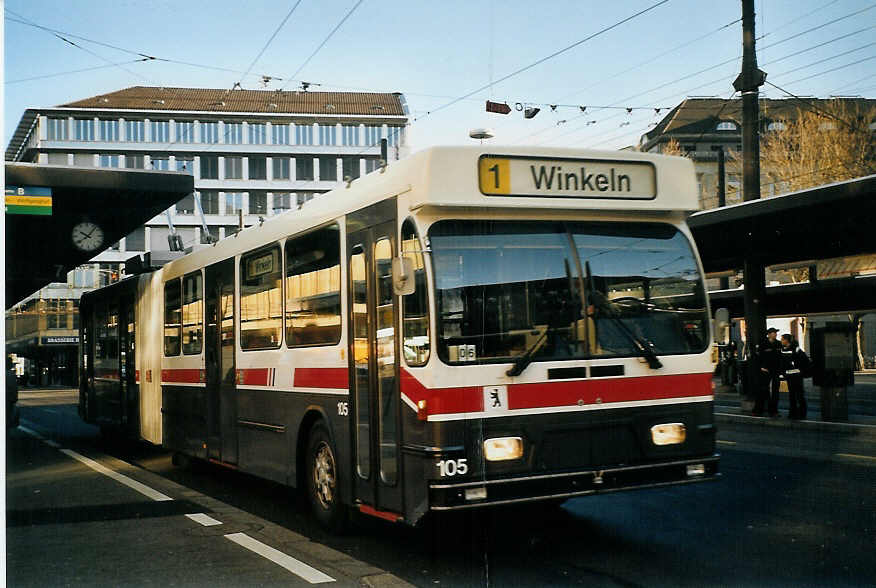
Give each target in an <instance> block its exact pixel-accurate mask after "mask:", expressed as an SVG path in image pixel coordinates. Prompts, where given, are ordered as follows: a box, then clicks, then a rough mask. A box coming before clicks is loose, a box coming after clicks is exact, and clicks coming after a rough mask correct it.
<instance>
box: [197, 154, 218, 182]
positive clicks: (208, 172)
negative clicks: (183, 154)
mask: <svg viewBox="0 0 876 588" xmlns="http://www.w3.org/2000/svg"><path fill="white" fill-rule="evenodd" d="M201 179H202V180H218V179H219V157H218V156H216V155H202V156H201Z"/></svg>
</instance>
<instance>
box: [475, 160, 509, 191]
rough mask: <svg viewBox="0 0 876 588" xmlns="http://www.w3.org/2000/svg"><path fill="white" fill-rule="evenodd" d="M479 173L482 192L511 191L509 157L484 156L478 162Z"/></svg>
mask: <svg viewBox="0 0 876 588" xmlns="http://www.w3.org/2000/svg"><path fill="white" fill-rule="evenodd" d="M478 175H479V176H480V181H481V192H482V193H484V194H510V193H511V163H510V162H509V161H508V160H507V159H499V158H494V157H482V158H481V160H480V163H479V164H478Z"/></svg>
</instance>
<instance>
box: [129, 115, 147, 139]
mask: <svg viewBox="0 0 876 588" xmlns="http://www.w3.org/2000/svg"><path fill="white" fill-rule="evenodd" d="M125 133H126V136H125V140H126V141H129V142H131V143H141V142H143V141H145V140H146V125H144V124H143V121H142V120H126V121H125Z"/></svg>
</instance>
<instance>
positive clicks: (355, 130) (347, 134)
mask: <svg viewBox="0 0 876 588" xmlns="http://www.w3.org/2000/svg"><path fill="white" fill-rule="evenodd" d="M341 142H342V143H343V145H344V146H345V147H358V146H359V125H344V126H343V127H341Z"/></svg>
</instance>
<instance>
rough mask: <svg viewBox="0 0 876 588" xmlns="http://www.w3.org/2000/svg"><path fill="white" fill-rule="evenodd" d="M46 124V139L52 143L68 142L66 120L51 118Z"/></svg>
mask: <svg viewBox="0 0 876 588" xmlns="http://www.w3.org/2000/svg"><path fill="white" fill-rule="evenodd" d="M46 124H47V129H46V137H47V138H48V139H49V140H50V141H66V140H67V139H68V138H69V134H68V130H67V129H68V127H67V119H66V118H49V119H47V120H46Z"/></svg>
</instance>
